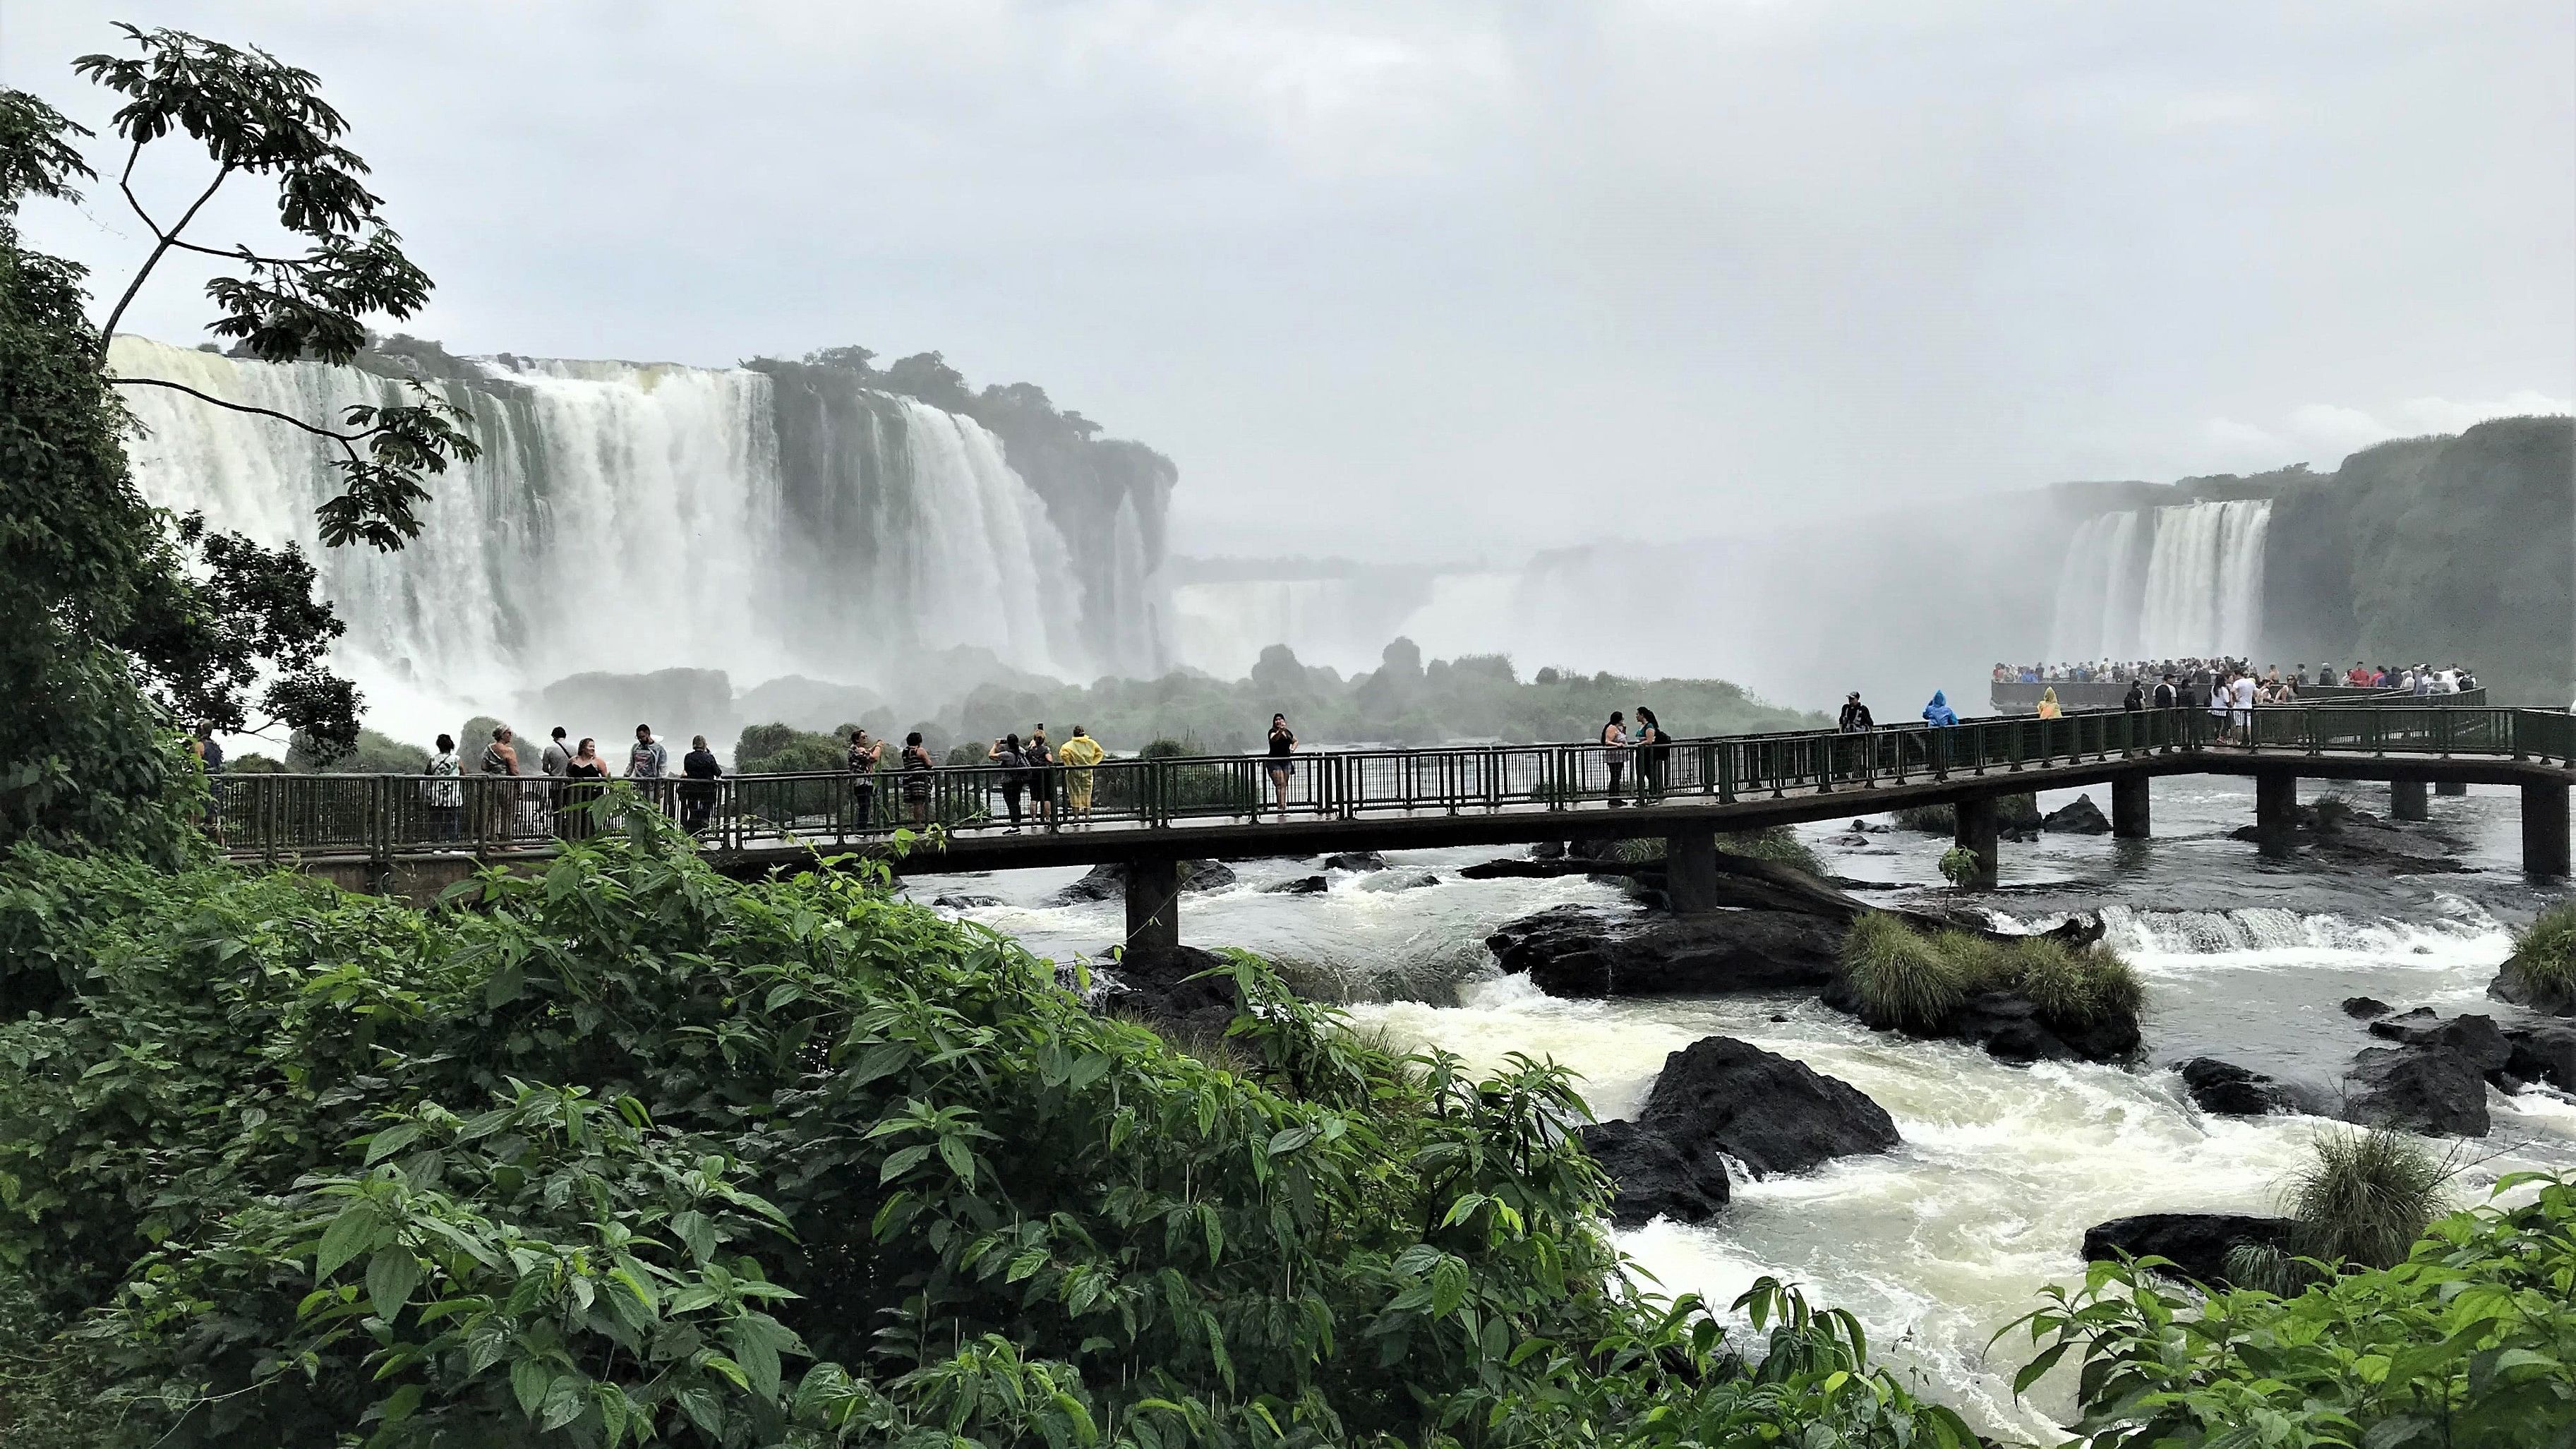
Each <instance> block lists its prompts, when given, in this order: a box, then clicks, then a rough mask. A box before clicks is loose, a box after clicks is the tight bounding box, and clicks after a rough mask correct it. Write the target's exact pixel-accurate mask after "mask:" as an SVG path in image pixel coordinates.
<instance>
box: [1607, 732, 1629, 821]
mask: <svg viewBox="0 0 2576 1449" xmlns="http://www.w3.org/2000/svg"><path fill="white" fill-rule="evenodd" d="M1601 765H1602V768H1603V769H1605V770H1607V771H1609V773H1610V803H1611V804H1612V805H1614V806H1617V805H1624V804H1626V803H1628V802H1626V801H1625V800H1622V799H1621V798H1619V779H1620V777H1621V776H1623V775H1625V774H1626V773H1627V772H1628V716H1627V715H1626V714H1625V713H1623V712H1621V711H1619V710H1615V709H1614V710H1612V711H1610V718H1609V720H1608V721H1607V722H1606V723H1604V724H1603V725H1602V726H1601Z"/></svg>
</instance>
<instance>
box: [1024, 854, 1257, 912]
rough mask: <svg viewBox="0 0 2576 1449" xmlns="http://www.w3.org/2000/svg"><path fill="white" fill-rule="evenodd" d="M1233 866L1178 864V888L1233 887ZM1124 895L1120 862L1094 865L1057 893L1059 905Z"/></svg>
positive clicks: (1202, 862) (1196, 862) (1205, 862)
mask: <svg viewBox="0 0 2576 1449" xmlns="http://www.w3.org/2000/svg"><path fill="white" fill-rule="evenodd" d="M1234 881H1235V875H1234V867H1232V866H1230V865H1226V864H1224V863H1223V862H1221V861H1214V860H1185V861H1182V862H1181V889H1182V890H1183V891H1184V892H1196V891H1213V890H1222V889H1224V888H1225V887H1227V886H1230V885H1232V884H1234ZM1126 894H1127V867H1126V865H1125V864H1124V863H1122V862H1119V861H1111V862H1109V863H1108V864H1106V865H1095V866H1093V867H1092V868H1091V870H1090V872H1089V873H1088V874H1086V875H1084V876H1083V877H1082V879H1080V880H1077V881H1075V882H1074V883H1073V884H1071V885H1069V886H1066V887H1065V888H1064V889H1063V890H1060V891H1058V892H1056V894H1055V899H1056V904H1058V905H1067V906H1069V905H1078V904H1080V903H1082V902H1084V901H1109V900H1116V899H1118V898H1119V897H1121V896H1124V895H1126Z"/></svg>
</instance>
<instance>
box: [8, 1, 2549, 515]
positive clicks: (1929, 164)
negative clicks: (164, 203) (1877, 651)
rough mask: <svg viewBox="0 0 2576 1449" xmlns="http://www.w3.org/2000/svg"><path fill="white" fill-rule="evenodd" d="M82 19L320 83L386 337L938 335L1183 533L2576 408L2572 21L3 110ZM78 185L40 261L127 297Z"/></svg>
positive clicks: (1288, 23) (1297, 10) (1184, 27)
mask: <svg viewBox="0 0 2576 1449" xmlns="http://www.w3.org/2000/svg"><path fill="white" fill-rule="evenodd" d="M113 19H131V20H135V21H137V22H140V23H144V24H167V25H174V26H180V27H183V28H187V29H192V30H195V31H197V32H199V33H201V34H204V35H207V36H210V37H214V38H220V39H224V40H229V41H234V42H246V43H257V44H260V45H263V46H265V47H267V48H269V49H270V50H272V51H274V52H275V53H276V54H278V55H279V56H281V57H283V58H285V59H287V60H290V61H292V62H294V63H296V64H299V65H303V66H305V67H308V68H310V69H312V70H315V71H317V72H319V73H320V74H321V76H322V78H323V81H324V84H325V93H326V95H327V96H328V97H329V99H331V100H332V101H333V102H334V103H335V104H337V105H338V106H339V107H340V108H341V109H342V110H343V111H344V112H345V113H346V114H347V115H348V116H349V118H350V119H351V121H352V123H353V127H354V133H353V136H352V138H351V139H352V144H353V145H354V146H355V147H356V148H357V149H358V150H359V151H360V152H361V153H362V154H364V155H365V156H366V157H367V158H368V159H369V160H370V161H371V162H373V163H374V166H375V169H376V181H377V183H378V190H380V191H381V192H382V193H383V195H384V196H385V198H386V200H387V204H388V210H389V212H390V214H391V216H392V218H393V219H394V222H395V225H396V226H397V227H398V228H399V229H400V230H401V231H402V232H403V234H404V235H405V237H406V239H407V242H408V244H409V246H410V249H411V252H412V255H413V256H414V257H415V259H417V260H418V261H419V262H421V263H422V264H423V265H424V266H425V267H426V268H427V269H428V271H429V272H430V273H431V275H432V276H434V277H435V278H436V279H437V281H438V295H437V298H436V300H435V302H434V304H433V306H432V307H431V309H430V311H429V312H428V313H427V314H426V315H424V316H423V317H422V318H420V319H419V320H418V321H416V322H415V323H414V324H412V325H411V327H410V329H409V330H412V331H416V332H419V333H422V334H424V335H428V336H433V337H437V338H439V339H442V340H443V341H445V342H446V343H448V344H449V345H450V346H451V347H453V348H455V349H456V350H459V351H467V352H493V351H501V350H510V351H516V352H523V353H536V354H548V355H559V356H613V357H625V358H633V359H661V360H674V361H682V362H692V363H706V364H717V365H721V364H726V363H731V362H734V361H736V360H738V359H741V358H745V357H750V356H754V355H758V354H763V353H773V354H795V353H801V352H803V351H805V350H807V349H810V348H814V347H819V346H827V345H833V344H840V343H850V342H856V343H862V344H864V345H867V346H869V347H873V348H875V349H877V350H878V351H880V352H882V353H885V354H888V355H890V356H891V355H896V354H900V353H904V352H911V351H918V350H923V349H934V348H935V349H938V350H940V351H942V352H944V353H945V354H946V355H947V357H948V359H949V361H950V362H951V363H952V364H954V365H956V366H958V367H959V368H961V369H963V370H964V371H965V372H966V373H967V375H968V376H969V377H970V378H971V379H973V380H974V381H976V382H978V383H982V382H988V381H1009V380H1017V379H1023V378H1024V379H1028V380H1031V381H1035V382H1038V383H1040V384H1042V385H1043V386H1045V387H1046V388H1047V389H1048V391H1049V392H1050V393H1051V394H1053V395H1054V397H1055V398H1056V399H1057V401H1058V402H1059V404H1061V405H1066V406H1071V407H1076V408H1079V409H1080V410H1081V411H1083V412H1084V413H1087V414H1089V415H1090V416H1092V417H1094V418H1096V419H1099V420H1100V421H1102V422H1104V423H1105V424H1107V426H1108V427H1109V429H1110V430H1111V431H1112V432H1113V433H1116V434H1121V435H1126V436H1133V437H1139V438H1143V439H1145V440H1146V441H1148V442H1151V443H1152V444H1154V445H1155V446H1157V447H1159V448H1162V449H1163V450H1165V451H1166V452H1168V453H1170V454H1171V455H1172V456H1173V457H1174V458H1176V459H1177V460H1178V461H1179V463H1180V465H1181V470H1182V471H1181V477H1182V483H1181V491H1180V494H1179V501H1178V509H1179V512H1178V517H1179V520H1180V526H1179V534H1178V537H1177V539H1176V542H1177V543H1178V545H1179V546H1180V547H1181V548H1183V549H1184V550H1189V551H1196V552H1228V553H1292V552H1309V553H1340V554H1347V555H1357V556H1366V557H1376V558H1405V557H1416V558H1438V559H1459V558H1465V557H1472V556H1474V555H1476V554H1478V553H1484V554H1487V555H1489V556H1492V557H1494V558H1496V559H1501V558H1504V557H1509V556H1513V555H1517V554H1519V553H1522V552H1526V551H1527V550H1529V549H1531V548H1534V547H1542V546H1548V545H1553V544H1558V543H1564V542H1569V541H1577V540H1588V539H1597V538H1611V537H1659V538H1662V537H1671V536H1673V535H1675V534H1677V533H1681V534H1698V533H1716V532H1723V531H1725V530H1728V529H1730V528H1733V527H1737V526H1740V525H1742V524H1744V523H1747V522H1750V521H1754V520H1759V519H1767V518H1776V517H1781V516H1787V515H1807V514H1813V513H1817V512H1820V511H1827V510H1837V509H1845V508H1854V507H1861V506H1869V505H1876V504H1882V503H1887V502H1892V501H1897V500H1903V499H1913V498H1922V497H1936V496H1942V495H1948V494H1955V493H1965V492H1979V491H1989V490H1994V489H1998V488H2010V487H2020V486H2026V485H2030V484H2035V483H2042V482H2048V481H2054V480H2058V479H2064V478H2109V477H2146V478H2169V477H2173V476H2176V475H2179V474H2184V473H2195V472H2207V471H2217V470H2243V469H2252V468H2260V467H2268V466H2276V465H2279V464H2282V463H2287V462H2292V461H2298V460H2308V461H2311V462H2313V463H2315V464H2316V465H2317V466H2319V467H2321V468H2325V467H2331V466H2333V464H2334V463H2335V461H2336V460H2338V459H2339V458H2340V457H2341V456H2342V455H2343V454H2344V453H2345V452H2347V451H2349V450H2351V449H2352V448H2355V447H2358V446H2361V445H2363V444H2366V443H2369V442H2371V441H2374V440H2376V439H2378V438H2380V437H2385V436H2390V435H2392V434H2399V433H2418V432H2426V431H2437V430H2442V431H2447V430H2452V429H2456V428H2457V427H2459V426H2462V425H2463V424H2464V423H2466V422H2468V421H2473V420H2474V419H2476V418H2477V417H2480V416H2485V415H2490V414H2493V413H2496V412H2500V411H2535V410H2549V411H2564V410H2566V408H2567V407H2568V403H2567V402H2566V399H2567V398H2569V397H2570V395H2571V394H2576V6H2571V5H2569V4H2568V3H2566V0H2534V3H2491V4H2490V3H2474V0H2440V3H2423V4H2371V3H2316V4H2299V5H2271V4H2257V3H2247V0H2229V3H2223V4H2185V3H2176V0H2153V3H2145V4H2117V3H2102V0H2086V3H2063V4H2014V5H1980V4H1954V5H1940V4H1924V3H1914V0H1907V3H1886V4H1876V5H1857V4H1850V5H1846V4H1824V3H1817V4H1805V3H1791V0H1778V3H1759V0H1757V3H1700V4H1680V3H1666V4H1615V3H1591V0H1586V3H1578V4H1567V3H1530V4H1523V5H1510V4H1457V5H1404V4H1396V3H1387V0H1376V3H1368V4H1332V3H1313V0H1309V3H1299V4H1289V5H1280V6H1275V7H1272V6H1260V5H1253V4H1246V3H1228V4H1186V3H1155V0H1135V3H1102V4H1008V3H990V0H938V3H912V4H865V3H810V4H786V3H766V4H760V5H743V6H725V7H715V6H703V5H682V4H665V3H651V0H616V3H592V4H571V3H564V4H548V5H523V4H518V3H506V4H505V3H484V4H478V3H469V0H436V3H429V4H411V3H375V4H369V5H365V6H358V5H347V4H337V3H322V0H316V3H308V4H286V3H245V4H231V5H213V4H154V3H127V4H119V5H113V6H100V5H92V4H89V3H86V0H0V80H5V83H6V84H8V85H11V86H16V87H20V88H25V89H31V90H34V91H36V92H37V93H38V94H40V95H43V96H45V97H46V98H48V99H50V100H52V101H54V102H55V103H56V104H57V105H59V106H60V107H61V108H62V109H64V110H66V111H68V112H71V113H73V114H74V115H76V116H78V117H81V118H83V119H87V120H90V121H92V122H94V123H95V122H99V121H101V120H103V118H104V114H105V110H106V108H105V107H104V106H103V105H102V104H100V102H99V99H98V98H97V93H95V92H94V91H91V90H90V89H89V88H87V87H85V86H82V85H81V84H79V83H78V82H77V81H76V80H75V79H74V77H73V76H72V75H71V73H70V70H69V61H70V60H71V58H72V57H73V56H75V55H77V54H80V53H82V52H84V51H88V50H94V49H101V48H106V47H108V46H109V45H111V44H112V43H113V42H114V40H115V39H116V37H115V36H114V35H113V34H112V32H111V31H110V28H109V22H110V21H111V20H113ZM148 179H149V180H150V181H151V182H152V183H153V184H154V185H155V186H156V187H158V188H159V189H158V192H157V194H158V195H159V196H162V197H165V198H166V197H176V196H179V195H181V192H182V189H183V188H184V187H185V186H186V183H187V181H188V173H187V172H186V171H185V170H184V169H183V168H177V167H173V168H169V169H168V170H166V171H165V172H162V173H157V174H155V175H153V176H152V177H150V178H148ZM113 200H114V198H113V195H112V193H110V192H103V193H100V194H97V195H93V197H92V198H91V200H90V202H89V203H88V204H87V205H86V206H85V207H84V208H83V209H82V210H81V211H78V212H73V211H70V210H68V209H64V208H60V207H42V206H40V207H37V208H33V209H32V211H33V214H31V216H30V218H29V223H28V227H27V230H28V233H29V237H30V240H32V241H35V242H37V243H38V244H40V245H44V246H47V247H49V248H52V249H55V250H59V251H63V252H66V253H69V254H71V255H74V256H77V257H79V258H81V259H82V260H85V261H88V262H91V263H93V264H94V265H96V266H97V267H98V269H99V271H100V272H101V274H102V275H103V276H104V275H107V274H111V273H113V274H117V275H119V276H120V277H121V275H122V272H123V271H124V270H126V269H129V268H130V264H131V260H132V259H133V257H134V256H136V255H137V254H138V251H139V248H138V247H137V245H136V243H137V240H138V237H139V236H140V235H141V233H140V232H139V229H138V228H137V227H136V226H135V225H134V224H133V223H132V222H131V221H130V219H128V218H126V217H124V216H123V215H122V214H121V213H120V211H119V210H118V209H117V207H116V206H115V205H114V204H112V203H113ZM215 219H216V220H217V221H219V222H221V221H229V220H232V219H233V218H230V217H226V216H223V215H220V214H219V215H218V216H217V217H216V218H215ZM205 315H206V314H205V309H204V306H203V303H202V299H200V298H199V297H198V296H196V294H195V292H194V289H193V286H192V285H190V284H189V282H188V281H187V280H186V279H185V278H184V277H176V276H174V277H173V278H172V279H170V280H168V281H165V282H164V283H162V284H161V285H159V286H158V287H157V288H156V289H155V290H154V291H153V292H151V293H150V294H149V295H148V296H147V298H146V300H145V301H144V302H143V303H142V304H140V305H139V306H138V308H137V309H136V311H135V312H134V314H133V316H132V318H131V319H130V322H131V324H132V326H133V330H139V331H144V332H147V333H150V334H153V335H156V336H159V337H162V338H165V339H168V340H173V341H182V342H193V341H196V340H199V339H200V337H201V336H202V334H201V333H200V332H199V330H198V329H199V328H201V327H202V325H203V323H204V321H205Z"/></svg>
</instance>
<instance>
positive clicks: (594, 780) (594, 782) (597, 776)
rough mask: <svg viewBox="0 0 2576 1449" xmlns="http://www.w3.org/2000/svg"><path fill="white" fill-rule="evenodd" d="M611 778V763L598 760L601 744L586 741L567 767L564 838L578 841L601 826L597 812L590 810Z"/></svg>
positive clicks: (565, 770)
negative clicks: (603, 784)
mask: <svg viewBox="0 0 2576 1449" xmlns="http://www.w3.org/2000/svg"><path fill="white" fill-rule="evenodd" d="M607 778H608V762H607V761H606V760H603V759H601V758H600V757H599V749H598V741H596V740H592V739H589V738H586V737H585V738H584V739H583V740H582V742H581V748H580V749H578V750H576V751H574V752H573V756H572V759H571V760H569V761H568V762H566V763H565V765H564V779H565V780H567V781H569V782H571V783H569V784H567V785H565V786H564V812H563V826H562V830H563V835H564V838H565V839H567V840H579V839H582V838H584V837H586V836H588V835H590V834H591V833H592V829H593V827H594V826H595V825H597V823H598V812H597V811H595V810H592V809H589V808H587V807H588V806H589V804H590V802H591V801H593V800H596V799H598V798H599V796H600V792H601V788H602V787H601V784H600V783H599V782H603V781H605V780H607Z"/></svg>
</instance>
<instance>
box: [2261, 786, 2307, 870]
mask: <svg viewBox="0 0 2576 1449" xmlns="http://www.w3.org/2000/svg"><path fill="white" fill-rule="evenodd" d="M2298 815H2299V777H2298V776H2296V775H2293V774H2291V773H2290V772H2289V771H2287V770H2264V771H2261V772H2259V773H2257V774H2256V775H2255V776H2254V844H2255V848H2256V849H2258V850H2260V851H2262V852H2263V853H2264V854H2265V855H2286V854H2288V853H2289V850H2290V846H2291V844H2292V841H2293V838H2294V836H2295V833H2296V831H2297V829H2298Z"/></svg>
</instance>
